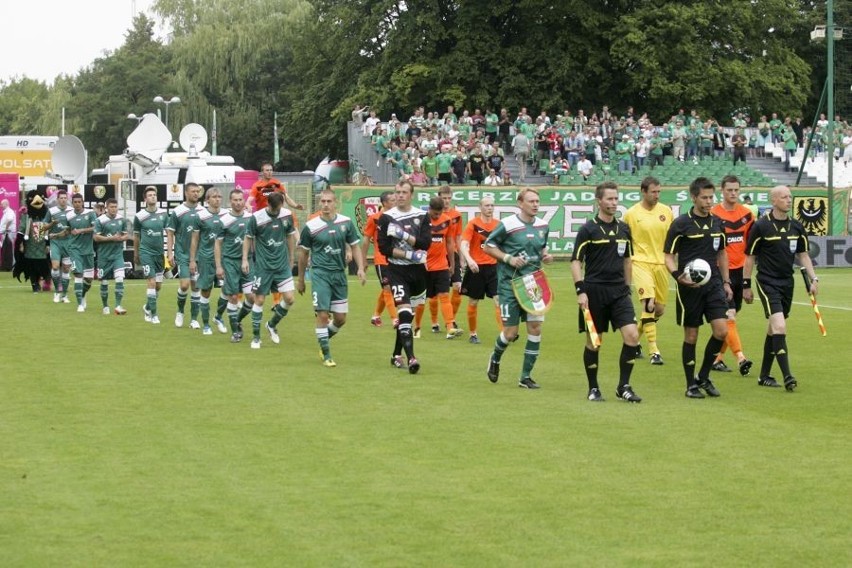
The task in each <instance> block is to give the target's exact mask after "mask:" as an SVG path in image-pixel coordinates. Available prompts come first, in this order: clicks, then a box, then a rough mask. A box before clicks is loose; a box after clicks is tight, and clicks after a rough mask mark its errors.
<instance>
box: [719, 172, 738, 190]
mask: <svg viewBox="0 0 852 568" xmlns="http://www.w3.org/2000/svg"><path fill="white" fill-rule="evenodd" d="M726 183H737V184H738V183H740V178H738V177H737V176H735V175H726V176H725V177H723V178H722V182H721V183H720V184H719V187H721V188H722V189H725V184H726Z"/></svg>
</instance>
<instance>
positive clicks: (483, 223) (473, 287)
mask: <svg viewBox="0 0 852 568" xmlns="http://www.w3.org/2000/svg"><path fill="white" fill-rule="evenodd" d="M498 223H499V221H497V219H495V218H494V198H493V197H483V198H482V199H480V200H479V217H474V218H473V219H471V220H470V221H469V222H468V224H467V227H465V229H464V232H462V237H461V257H462V258H463V259H464V261H465V264H466V265H467V270H466V271H465V273H464V278H463V279H462V285H461V293H462V294H463V295H465V296H467V323H468V326H470V339H469V340H468V341H469V342H470V343H473V344H478V343H480V341H479V336H478V335H477V334H476V329H477V325H476V319H477V308H478V306H479V300H481V299H483V298H485V296H488V297H489V298H492V299H493V300H494V315H495V316H496V317H497V327H498V328H499V329H500V330H501V331H502V330H503V320H502V319H501V318H500V303H499V300H498V299H497V259H495V258H494V257H492V256H491V255H489V254H486V253H485V251H484V250H483V248H482V247H483V245H484V244H485V239H487V238H488V235H490V234H491V231H493V230H494V228H495V227H497V225H498Z"/></svg>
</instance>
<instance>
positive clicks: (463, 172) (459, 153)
mask: <svg viewBox="0 0 852 568" xmlns="http://www.w3.org/2000/svg"><path fill="white" fill-rule="evenodd" d="M450 166H451V167H452V169H453V178H454V179H453V182H454V183H457V184H460V185H464V183H465V182H466V181H467V179H466V178H467V154H466V153H465V151H464V150H463V149H462V148H459V149H458V150H456V155H455V157H454V158H453V161H452V163H451V164H450Z"/></svg>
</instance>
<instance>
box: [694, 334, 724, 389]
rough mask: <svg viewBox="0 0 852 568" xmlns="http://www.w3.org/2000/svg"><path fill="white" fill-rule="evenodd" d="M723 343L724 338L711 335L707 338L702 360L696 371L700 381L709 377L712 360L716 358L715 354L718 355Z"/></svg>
mask: <svg viewBox="0 0 852 568" xmlns="http://www.w3.org/2000/svg"><path fill="white" fill-rule="evenodd" d="M724 344H725V342H724V340H722V339H716V338H715V337H714V336H712V335H711V336H710V339H708V340H707V346H706V347H705V348H704V361H702V362H701V369H699V371H698V378H699V379H701V380H702V381H703V380H706V379H708V378H709V377H710V367H711V366H713V361H715V360H716V356H717V355H719V351H721V350H722V345H724Z"/></svg>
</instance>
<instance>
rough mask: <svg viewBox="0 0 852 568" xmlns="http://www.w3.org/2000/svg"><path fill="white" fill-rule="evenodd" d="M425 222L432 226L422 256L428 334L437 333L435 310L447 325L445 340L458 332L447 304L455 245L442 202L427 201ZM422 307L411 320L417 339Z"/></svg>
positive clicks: (423, 308)
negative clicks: (439, 311)
mask: <svg viewBox="0 0 852 568" xmlns="http://www.w3.org/2000/svg"><path fill="white" fill-rule="evenodd" d="M429 221H430V223H431V225H432V244H431V245H430V246H429V251H428V252H427V254H426V297H427V298H429V307H430V311H431V316H432V332H433V333H439V332H440V331H441V327H440V326H439V325H438V307H440V308H441V313H442V314H443V316H444V323H445V324H446V326H447V339H455V338H456V337H458V336H459V335H461V333H462V331H461V330H460V329H458V326H457V325H455V316H454V315H453V306H452V304H451V303H450V274H452V273H453V264H454V260H453V256H454V254H453V253H454V252H455V242H454V239H453V237H452V234H451V230H452V220H451V219H450V217H449V215H447V214H446V213H444V200H443V199H441V198H440V197H439V196H435V197H433V198H432V199H430V200H429ZM433 306H434V308H433ZM425 307H426V306H425V305H420V306H417V311H416V313H415V319H414V337H415V339H417V338H419V337H420V322H421V321H422V320H423V312H424V311H425Z"/></svg>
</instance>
